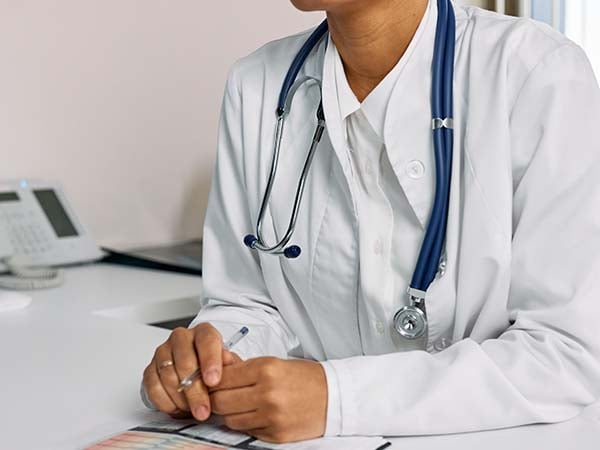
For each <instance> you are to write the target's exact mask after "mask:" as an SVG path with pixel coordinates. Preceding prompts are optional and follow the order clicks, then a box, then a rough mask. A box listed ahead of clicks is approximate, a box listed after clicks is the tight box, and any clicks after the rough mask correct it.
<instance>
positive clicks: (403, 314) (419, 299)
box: [244, 0, 456, 339]
mask: <svg viewBox="0 0 600 450" xmlns="http://www.w3.org/2000/svg"><path fill="white" fill-rule="evenodd" d="M437 3H438V19H437V26H436V33H435V45H434V51H433V63H432V86H431V112H432V117H433V119H432V130H433V143H434V154H435V168H436V174H435V185H436V188H435V197H434V202H433V207H432V212H431V217H430V219H429V223H428V225H427V230H426V232H425V237H424V238H423V243H422V244H421V250H420V253H419V257H418V259H417V264H416V267H415V271H414V274H413V277H412V280H411V282H410V287H409V288H408V298H409V304H408V306H404V307H402V308H400V309H399V310H398V311H397V312H396V314H394V318H393V326H394V329H395V330H396V331H397V332H398V333H399V334H400V335H401V336H403V337H404V338H406V339H417V338H420V337H421V336H423V335H424V334H425V333H426V331H427V326H428V324H427V312H426V309H425V296H426V292H427V289H428V288H429V285H430V284H431V283H432V281H433V280H434V278H435V276H436V274H437V272H438V268H439V266H440V257H441V254H442V248H443V245H444V240H445V237H446V225H447V222H448V204H449V199H450V182H451V168H452V167H451V166H452V150H453V137H454V132H453V128H454V123H453V111H452V109H453V108H452V103H453V88H452V83H453V79H454V46H455V42H454V40H455V34H456V33H455V28H456V22H455V17H454V9H453V7H452V3H451V1H450V0H438V2H437ZM327 30H328V26H327V20H325V21H323V22H322V23H321V24H320V25H319V26H318V27H317V29H316V30H315V31H314V32H313V33H312V34H311V35H310V36H309V38H308V39H307V40H306V42H305V43H304V45H303V46H302V48H301V49H300V51H299V52H298V54H297V55H296V57H295V58H294V60H293V62H292V64H291V66H290V68H289V69H288V72H287V74H286V76H285V79H284V81H283V86H282V88H281V92H280V94H279V100H278V102H277V110H276V114H277V127H276V130H275V145H274V151H273V158H272V161H271V169H270V171H269V178H268V181H267V186H266V189H265V193H264V196H263V199H262V203H261V206H260V211H259V214H258V219H257V222H256V235H251V234H249V235H247V236H246V237H245V238H244V244H245V245H246V246H248V247H249V248H251V249H255V250H259V251H261V252H265V253H268V254H271V255H284V256H285V257H286V258H297V257H298V256H300V253H301V249H300V247H299V246H297V245H289V246H288V244H289V242H290V240H291V238H292V235H293V234H294V230H295V228H296V219H297V218H298V211H299V209H300V203H301V201H302V195H303V193H304V186H305V184H306V179H307V176H308V172H309V170H310V166H311V164H312V160H313V157H314V154H315V150H316V148H317V146H318V144H319V141H320V140H321V137H322V136H323V131H324V129H325V115H324V113H323V102H322V100H321V101H320V102H319V106H318V108H317V127H316V130H315V133H314V135H313V139H312V143H311V146H310V149H309V151H308V155H307V157H306V161H305V163H304V167H303V168H302V173H301V175H300V180H299V181H298V186H297V188H296V196H295V198H294V205H293V207H292V214H291V217H290V221H289V225H288V228H287V231H286V233H285V235H284V236H283V238H282V239H281V240H280V241H279V242H277V243H276V244H274V245H272V246H269V245H268V244H266V243H265V240H264V239H263V236H262V222H263V219H264V216H265V213H266V209H267V206H268V204H269V199H270V197H271V192H272V190H273V183H274V181H275V176H276V173H277V166H278V161H279V153H280V149H281V141H282V136H283V126H284V122H285V119H286V117H287V115H288V114H289V113H290V109H291V104H292V99H293V97H294V95H295V93H296V91H297V90H298V88H299V87H300V86H301V85H302V84H304V83H306V82H308V81H316V82H317V83H318V85H319V89H320V83H319V81H318V80H316V79H315V78H312V77H301V78H300V79H298V80H297V79H296V78H297V76H298V72H299V71H300V69H301V67H302V66H303V64H304V62H305V61H306V58H307V57H308V55H309V54H310V52H311V51H312V50H313V48H314V47H315V46H316V45H317V44H318V42H319V41H320V40H321V38H322V37H323V36H324V35H325V33H326V32H327ZM332 282H333V280H332Z"/></svg>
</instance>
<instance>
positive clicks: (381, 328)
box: [375, 320, 385, 334]
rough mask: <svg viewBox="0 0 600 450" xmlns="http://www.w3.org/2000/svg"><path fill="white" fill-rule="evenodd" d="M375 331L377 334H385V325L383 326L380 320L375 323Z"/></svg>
mask: <svg viewBox="0 0 600 450" xmlns="http://www.w3.org/2000/svg"><path fill="white" fill-rule="evenodd" d="M375 329H376V330H377V332H378V333H379V334H383V333H384V332H385V325H384V324H383V322H382V321H381V320H377V321H376V322H375Z"/></svg>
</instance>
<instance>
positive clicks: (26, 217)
mask: <svg viewBox="0 0 600 450" xmlns="http://www.w3.org/2000/svg"><path fill="white" fill-rule="evenodd" d="M36 217H37V216H36V214H35V212H34V211H32V210H25V211H23V210H19V211H12V212H7V211H5V213H4V217H2V215H0V219H4V220H3V221H4V228H5V229H6V230H7V231H8V239H9V241H10V243H11V245H12V247H13V250H14V251H15V253H16V254H20V255H31V256H35V255H39V254H42V253H46V252H48V251H51V250H52V248H53V245H52V238H51V236H49V234H48V232H47V231H46V230H45V229H44V228H43V227H42V226H41V225H40V224H39V223H38V222H37V221H36V220H35V219H36Z"/></svg>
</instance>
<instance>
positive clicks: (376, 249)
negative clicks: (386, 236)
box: [373, 239, 383, 255]
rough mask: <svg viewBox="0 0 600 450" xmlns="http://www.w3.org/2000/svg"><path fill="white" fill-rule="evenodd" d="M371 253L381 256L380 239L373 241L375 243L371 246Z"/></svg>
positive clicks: (381, 245) (381, 244) (381, 243)
mask: <svg viewBox="0 0 600 450" xmlns="http://www.w3.org/2000/svg"><path fill="white" fill-rule="evenodd" d="M373 253H375V254H376V255H381V254H382V253H383V242H381V239H376V240H375V243H374V244H373Z"/></svg>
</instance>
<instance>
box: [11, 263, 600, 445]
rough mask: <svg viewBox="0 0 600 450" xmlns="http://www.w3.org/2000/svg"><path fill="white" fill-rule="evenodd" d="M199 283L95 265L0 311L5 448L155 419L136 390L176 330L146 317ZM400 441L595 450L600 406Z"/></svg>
mask: <svg viewBox="0 0 600 450" xmlns="http://www.w3.org/2000/svg"><path fill="white" fill-rule="evenodd" d="M201 289H202V282H201V280H200V279H199V278H197V277H192V276H185V275H175V274H168V273H162V272H154V271H148V270H138V269H132V268H123V267H116V266H108V265H95V266H94V265H92V266H85V267H78V268H72V269H68V270H67V273H66V282H65V284H64V285H63V286H62V287H60V288H57V289H51V290H45V291H37V292H33V293H32V297H33V302H32V304H31V306H30V307H29V308H27V309H24V310H20V311H13V312H8V313H3V314H0V343H1V344H0V349H1V351H0V355H1V358H2V364H1V369H0V449H4V448H6V449H11V450H19V449H24V450H25V449H26V450H35V449H43V450H48V449H61V450H62V449H77V448H82V447H84V446H85V445H86V444H91V443H93V442H95V441H97V440H99V439H101V438H103V437H105V436H107V435H110V434H111V433H115V432H117V431H120V430H124V429H126V428H129V427H131V426H134V425H137V424H139V423H142V422H145V421H147V420H151V419H152V418H154V417H155V416H156V413H151V412H148V411H147V410H145V408H144V407H143V405H142V404H141V402H140V400H139V398H138V388H139V382H140V377H141V373H142V370H143V368H144V367H145V365H146V364H147V362H148V360H149V359H150V357H151V355H152V352H153V350H154V348H155V347H156V346H157V345H158V344H159V343H160V342H162V341H163V340H164V339H165V337H166V336H167V335H168V331H167V330H163V329H159V328H155V327H150V326H147V325H144V321H147V320H148V318H149V317H155V318H156V319H159V320H160V319H161V318H164V319H170V318H173V317H172V314H173V310H174V309H175V310H178V311H176V313H177V314H181V313H183V312H184V311H186V310H190V308H192V310H193V309H194V308H196V303H195V302H196V300H194V297H196V298H197V296H198V294H199V293H200V292H201ZM173 299H185V300H179V301H177V302H172V301H169V300H173ZM173 305H175V307H173ZM392 441H393V443H394V445H393V448H403V447H404V448H410V449H411V450H413V449H437V448H441V447H444V448H450V449H452V448H456V449H459V448H460V449H461V450H463V449H465V448H475V447H477V448H481V447H483V448H485V450H495V449H498V450H500V449H501V450H506V448H507V446H508V447H510V448H512V449H521V448H522V449H531V448H544V449H546V450H553V449H557V450H558V449H561V450H563V449H565V448H569V449H570V448H578V449H584V450H585V449H590V450H592V449H593V450H597V449H598V448H599V445H600V404H596V405H595V406H592V407H590V408H588V409H587V410H586V411H585V412H584V413H583V414H582V415H581V416H580V417H578V418H576V419H574V420H571V421H569V422H565V423H562V424H557V425H537V426H528V427H521V428H516V429H508V430H500V431H491V432H485V433H471V434H464V435H452V436H434V437H407V438H397V439H392Z"/></svg>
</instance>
